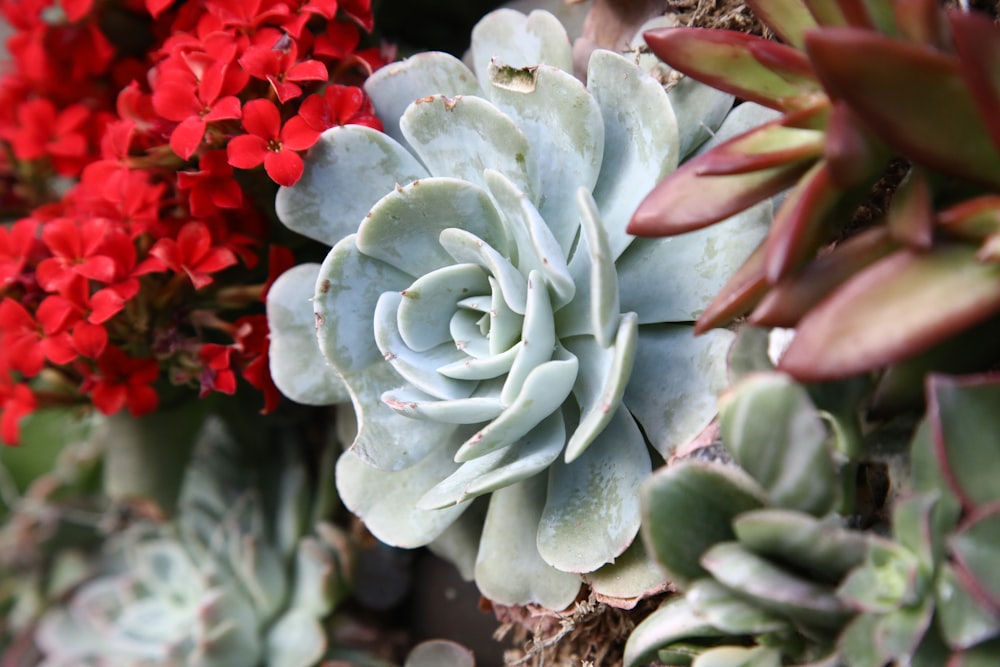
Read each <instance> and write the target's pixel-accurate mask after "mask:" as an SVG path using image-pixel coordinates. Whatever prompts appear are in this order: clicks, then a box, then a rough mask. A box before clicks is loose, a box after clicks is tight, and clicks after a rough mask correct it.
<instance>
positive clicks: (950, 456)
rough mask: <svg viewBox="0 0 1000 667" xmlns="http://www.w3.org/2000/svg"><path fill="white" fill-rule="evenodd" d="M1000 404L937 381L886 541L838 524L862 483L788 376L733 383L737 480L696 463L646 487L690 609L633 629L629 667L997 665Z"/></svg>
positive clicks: (653, 536)
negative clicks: (854, 487) (848, 497)
mask: <svg viewBox="0 0 1000 667" xmlns="http://www.w3.org/2000/svg"><path fill="white" fill-rule="evenodd" d="M998 392H1000V383H998V382H997V380H996V378H986V377H971V378H963V379H956V378H950V377H945V376H932V378H931V379H930V381H929V383H928V394H929V396H928V403H929V404H930V406H931V409H930V410H929V413H928V418H927V419H926V420H925V421H924V422H923V423H921V425H920V426H919V428H917V429H916V432H915V433H914V436H913V440H912V444H911V445H910V447H909V448H908V449H907V448H906V447H903V448H901V449H903V450H906V451H907V452H908V456H906V457H904V458H905V460H906V461H907V462H908V463H909V465H906V466H902V467H900V466H897V467H896V468H895V470H894V471H893V472H894V475H893V476H892V479H891V483H892V484H893V485H894V486H895V487H898V488H895V489H894V492H893V494H892V498H893V501H892V502H891V505H892V512H891V514H892V516H891V526H882V525H879V524H876V525H875V526H874V528H878V530H867V531H862V530H859V529H858V528H859V525H858V522H857V521H854V520H853V516H852V514H851V513H845V509H846V508H845V506H844V505H845V504H844V502H843V501H844V495H845V494H843V493H842V491H843V490H844V489H849V488H850V487H847V486H844V483H845V482H848V483H853V482H854V478H855V476H854V475H853V474H851V473H852V472H855V471H856V470H857V468H856V467H854V466H852V465H850V464H849V463H848V462H847V459H846V457H843V456H841V455H840V454H839V453H840V452H842V449H843V443H839V441H838V440H837V435H838V434H840V433H843V432H844V431H843V429H841V428H838V427H834V428H829V427H828V426H826V425H825V423H826V424H829V423H831V419H830V416H829V415H828V414H825V413H824V412H821V411H817V409H816V407H815V404H814V403H813V401H812V400H811V399H810V397H809V393H808V392H807V390H806V388H805V387H803V386H802V385H798V384H796V383H795V382H793V381H792V380H791V379H790V378H789V377H788V376H786V375H783V374H781V373H775V372H756V373H752V374H750V375H748V376H747V377H746V378H744V379H743V380H742V381H741V382H739V383H737V385H736V386H735V387H734V388H733V389H732V390H731V393H730V394H729V395H728V397H727V399H726V402H725V404H724V406H723V408H722V437H723V441H724V442H725V444H726V446H727V448H728V450H729V451H730V452H731V454H732V456H733V459H734V461H735V462H736V463H738V464H739V465H738V466H737V465H732V464H730V465H726V464H720V463H704V462H695V461H685V462H681V463H678V464H676V465H674V466H671V467H669V468H667V469H665V470H662V471H660V472H658V473H656V474H655V475H654V477H653V478H652V479H651V480H650V481H649V482H647V484H646V486H645V487H644V508H645V509H644V511H645V517H646V523H644V528H643V531H644V537H645V539H646V541H647V543H648V544H649V548H650V550H651V552H652V553H653V554H655V556H656V557H657V559H658V560H659V562H660V563H661V565H662V566H663V567H664V568H665V569H666V570H667V571H668V572H669V573H670V575H671V578H672V580H673V581H674V582H675V583H676V584H677V585H678V588H679V589H680V590H681V591H683V594H682V595H680V596H677V597H675V598H672V599H670V600H668V601H667V602H666V603H665V604H664V605H663V606H662V607H661V608H660V609H659V610H657V611H656V612H654V613H653V614H652V615H651V616H649V617H648V618H647V619H646V620H645V621H643V623H641V624H640V625H639V626H638V627H637V628H636V630H635V631H634V633H633V634H632V636H631V637H630V639H629V642H628V646H627V647H626V660H625V664H626V665H640V664H644V663H645V662H648V661H649V660H651V659H653V658H658V659H659V661H660V662H661V663H663V664H667V665H689V664H693V665H695V666H701V665H716V666H728V665H734V666H735V665H779V664H805V663H808V664H810V665H831V666H833V665H849V666H851V667H868V666H871V667H881V666H882V665H886V664H908V665H911V664H912V665H926V666H928V667H929V666H930V665H942V664H955V665H958V664H980V662H977V661H985V662H982V664H989V663H990V662H991V661H995V660H996V657H997V656H998V655H1000V642H998V641H997V639H998V637H1000V606H998V605H997V597H996V593H995V591H996V585H997V584H996V581H997V579H996V575H995V573H994V571H993V569H992V568H991V567H990V566H988V565H987V563H991V562H992V563H995V560H991V559H993V558H995V557H996V549H997V544H998V543H1000V542H998V541H997V539H996V533H994V532H993V531H994V530H995V526H996V518H995V514H996V509H995V508H996V507H997V504H996V500H997V492H996V491H995V490H994V487H993V485H992V484H990V483H987V482H986V480H987V479H991V477H990V475H992V474H994V473H995V472H996V471H995V467H996V463H995V461H994V459H995V454H996V445H995V443H993V442H992V441H990V442H987V440H988V439H989V437H990V436H986V435H985V434H986V433H990V432H991V429H992V426H993V422H995V421H996V417H995V416H993V414H992V413H993V412H995V409H994V408H995V405H996V399H997V398H1000V394H998ZM987 406H993V407H987ZM821 415H823V417H822V418H821ZM834 421H835V420H834ZM973 424H974V426H971V427H970V425H973ZM906 431H907V432H913V431H912V429H906ZM831 438H833V442H838V446H837V447H836V448H835V449H833V450H831V449H830V442H831V440H830V439H831Z"/></svg>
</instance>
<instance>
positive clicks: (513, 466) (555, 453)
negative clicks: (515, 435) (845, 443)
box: [418, 412, 566, 509]
mask: <svg viewBox="0 0 1000 667" xmlns="http://www.w3.org/2000/svg"><path fill="white" fill-rule="evenodd" d="M565 442H566V425H565V423H564V422H563V418H562V414H561V413H559V412H555V413H553V414H551V415H550V416H549V417H547V418H546V419H545V420H544V421H542V423H540V424H539V425H538V426H536V427H535V428H534V429H532V430H531V431H530V432H528V434H527V435H525V436H524V437H522V438H521V439H520V440H518V441H517V442H515V443H513V444H511V445H510V446H508V447H503V448H501V449H497V450H495V451H493V452H490V453H489V454H485V455H483V456H480V457H479V458H476V459H473V460H472V461H468V462H466V463H463V464H462V467H460V468H459V469H458V470H456V471H455V472H454V473H452V474H451V475H450V476H448V477H447V478H445V479H443V480H442V481H441V482H440V483H438V484H437V485H435V486H434V488H432V489H431V490H430V491H428V492H427V493H426V494H424V496H423V497H422V498H421V499H420V502H419V503H418V504H419V506H420V507H422V508H424V509H437V508H439V507H447V506H449V505H454V504H455V503H459V502H463V501H465V500H467V499H469V498H473V497H475V496H479V495H482V494H484V493H490V492H492V491H495V490H497V489H500V488H503V487H505V486H508V485H510V484H514V483H516V482H519V481H521V480H522V479H527V478H528V477H531V476H533V475H536V474H538V473H540V472H542V471H543V470H545V469H547V468H548V467H549V466H550V465H551V464H552V463H553V462H554V461H555V460H556V459H557V458H559V454H561V453H562V450H563V445H564V444H565Z"/></svg>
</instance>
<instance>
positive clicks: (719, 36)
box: [645, 28, 823, 111]
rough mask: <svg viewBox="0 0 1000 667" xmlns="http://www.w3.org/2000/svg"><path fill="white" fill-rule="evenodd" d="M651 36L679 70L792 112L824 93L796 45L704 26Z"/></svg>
mask: <svg viewBox="0 0 1000 667" xmlns="http://www.w3.org/2000/svg"><path fill="white" fill-rule="evenodd" d="M645 38H646V43H647V44H648V45H649V48H650V49H651V50H652V51H653V53H655V54H656V55H657V56H659V57H660V58H661V59H662V60H663V61H664V62H666V63H667V64H668V65H670V66H671V67H673V68H674V69H676V70H678V71H680V72H683V73H684V74H687V75H688V76H690V77H693V78H695V79H697V80H698V81H701V82H703V83H707V84H709V85H711V86H713V87H715V88H719V89H720V90H724V91H726V92H727V93H731V94H733V95H735V96H736V97H739V98H741V99H744V100H750V101H752V102H757V103H758V104H763V105H765V106H769V107H772V108H774V109H780V110H782V111H792V110H795V109H801V108H805V107H807V106H811V105H812V104H813V103H815V101H816V99H817V98H821V97H822V96H823V93H822V89H821V88H820V86H819V84H818V83H817V82H816V80H815V79H814V78H813V76H812V70H811V69H810V67H809V61H808V60H807V59H806V57H805V55H804V54H803V53H802V52H800V51H797V50H796V49H794V48H792V47H790V46H785V45H783V44H778V43H777V42H771V41H767V40H764V39H763V38H760V37H755V36H753V35H747V34H744V33H739V32H735V31H729V30H712V29H704V28H661V29H659V30H651V31H649V32H647V33H646V34H645Z"/></svg>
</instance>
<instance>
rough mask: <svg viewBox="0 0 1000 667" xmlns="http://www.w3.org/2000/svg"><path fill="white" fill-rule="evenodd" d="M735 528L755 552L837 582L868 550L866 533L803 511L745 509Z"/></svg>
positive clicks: (740, 537) (741, 538) (747, 545)
mask: <svg viewBox="0 0 1000 667" xmlns="http://www.w3.org/2000/svg"><path fill="white" fill-rule="evenodd" d="M733 530H734V531H735V532H736V536H737V537H738V538H739V541H740V543H741V544H743V545H744V546H746V547H748V548H749V549H751V550H752V551H754V553H757V554H760V555H762V556H767V557H770V558H774V559H777V560H780V561H782V562H785V563H788V564H790V565H793V566H795V567H796V569H800V570H802V571H804V572H808V573H810V574H812V575H814V576H816V577H818V578H820V579H821V580H825V581H833V582H836V581H837V580H839V579H840V577H842V576H843V575H844V574H846V573H847V572H848V570H850V569H851V568H853V567H856V566H857V565H860V564H861V562H862V561H863V560H864V558H865V555H866V554H867V553H868V540H867V539H866V538H865V536H864V533H861V532H859V531H856V530H848V529H846V528H844V527H843V526H841V525H839V522H836V521H830V520H822V519H817V518H816V517H814V516H811V515H809V514H806V513H804V512H795V511H790V510H780V509H763V510H753V511H750V512H744V513H743V514H741V515H740V516H738V517H736V519H735V521H733Z"/></svg>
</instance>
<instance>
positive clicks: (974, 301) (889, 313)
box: [779, 245, 1000, 382]
mask: <svg viewBox="0 0 1000 667" xmlns="http://www.w3.org/2000/svg"><path fill="white" fill-rule="evenodd" d="M998 279H1000V267H997V266H995V265H988V264H980V263H979V262H977V261H976V259H975V249H974V248H967V247H964V246H958V245H943V246H940V247H938V248H936V249H935V250H933V251H931V252H928V253H924V254H913V253H911V252H908V251H905V250H903V251H900V252H897V253H894V254H892V255H890V256H888V257H886V258H885V259H883V260H881V261H879V262H876V263H875V264H873V265H871V266H870V267H868V268H867V269H865V270H863V271H862V272H861V273H859V274H857V275H856V276H855V277H854V278H852V279H851V280H849V281H848V282H847V283H845V284H844V285H843V286H842V287H841V288H840V289H839V290H837V292H835V293H834V294H833V295H831V296H830V297H828V298H827V299H826V300H825V301H823V302H822V303H821V304H820V305H819V306H817V307H816V308H815V309H813V310H812V312H810V313H809V315H807V316H806V317H805V318H803V319H802V321H801V322H800V323H799V327H798V330H797V334H796V336H795V339H794V340H793V341H792V344H791V345H790V346H789V348H788V350H787V351H786V352H785V356H784V357H782V359H781V362H780V364H779V368H781V369H782V370H785V371H787V372H789V373H791V374H792V375H794V376H795V377H797V378H799V379H800V380H803V381H806V382H813V381H823V380H831V379H837V378H843V377H849V376H851V375H855V374H857V373H861V372H865V371H869V370H872V369H874V368H878V367H881V366H885V365H888V364H891V363H894V362H897V361H900V360H902V359H905V358H907V357H909V356H912V355H913V354H916V353H918V352H920V351H922V350H924V349H927V348H928V347H930V346H931V345H934V344H935V343H938V342H940V341H942V340H944V339H946V338H948V337H949V336H951V335H954V334H955V333H958V332H959V331H962V330H964V329H966V328H968V327H969V326H971V325H973V324H975V323H977V322H979V321H982V320H984V319H986V318H987V317H989V316H990V315H992V314H994V313H995V312H997V311H998V310H1000V287H998Z"/></svg>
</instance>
